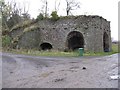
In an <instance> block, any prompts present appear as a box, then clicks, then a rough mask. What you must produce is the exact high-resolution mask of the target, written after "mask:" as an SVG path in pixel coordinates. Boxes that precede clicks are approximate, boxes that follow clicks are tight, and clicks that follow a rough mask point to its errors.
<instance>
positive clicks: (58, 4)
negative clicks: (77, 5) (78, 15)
mask: <svg viewBox="0 0 120 90" xmlns="http://www.w3.org/2000/svg"><path fill="white" fill-rule="evenodd" d="M59 6H60V1H59V2H58V3H57V0H55V11H57V12H58V11H59Z"/></svg>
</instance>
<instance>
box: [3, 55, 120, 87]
mask: <svg viewBox="0 0 120 90" xmlns="http://www.w3.org/2000/svg"><path fill="white" fill-rule="evenodd" d="M118 55H119V56H120V54H113V55H110V56H99V57H93V56H91V57H90V56H89V57H84V56H83V57H44V56H28V55H18V54H11V53H2V88H118V79H112V78H111V76H115V75H118V66H119V65H120V64H119V63H118Z"/></svg>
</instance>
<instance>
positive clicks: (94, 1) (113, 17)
mask: <svg viewBox="0 0 120 90" xmlns="http://www.w3.org/2000/svg"><path fill="white" fill-rule="evenodd" d="M5 1H12V0H5ZM13 1H14V0H13ZM15 1H16V2H19V4H20V6H24V5H26V9H27V8H29V14H30V15H31V17H34V18H36V16H37V15H38V14H39V13H40V8H41V0H15ZM57 1H58V2H59V1H60V2H61V4H60V7H59V11H58V15H59V16H61V15H66V12H65V7H66V4H65V0H57ZM77 1H79V2H80V3H81V4H80V7H81V8H80V9H78V10H74V11H73V12H72V14H73V15H83V14H85V15H99V16H102V17H103V18H105V19H107V20H108V21H111V36H112V38H114V40H118V1H120V0H77ZM54 6H55V0H48V7H49V13H51V12H52V11H53V10H54Z"/></svg>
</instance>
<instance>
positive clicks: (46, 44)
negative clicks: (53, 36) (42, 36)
mask: <svg viewBox="0 0 120 90" xmlns="http://www.w3.org/2000/svg"><path fill="white" fill-rule="evenodd" d="M40 48H41V50H50V49H52V48H53V47H52V45H51V44H50V43H42V44H41V45H40Z"/></svg>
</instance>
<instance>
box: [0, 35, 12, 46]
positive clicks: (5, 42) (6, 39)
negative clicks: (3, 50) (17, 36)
mask: <svg viewBox="0 0 120 90" xmlns="http://www.w3.org/2000/svg"><path fill="white" fill-rule="evenodd" d="M10 44H11V37H9V36H8V35H5V36H2V46H3V47H9V46H10Z"/></svg>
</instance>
